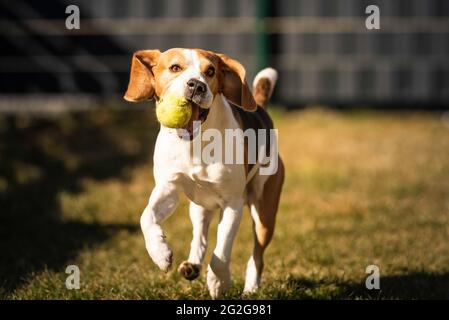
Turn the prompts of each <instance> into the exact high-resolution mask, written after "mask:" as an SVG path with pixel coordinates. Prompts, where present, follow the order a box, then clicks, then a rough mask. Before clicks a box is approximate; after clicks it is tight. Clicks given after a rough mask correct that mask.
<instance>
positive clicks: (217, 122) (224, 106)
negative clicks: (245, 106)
mask: <svg viewBox="0 0 449 320" xmlns="http://www.w3.org/2000/svg"><path fill="white" fill-rule="evenodd" d="M236 128H238V123H237V121H236V120H235V118H234V114H233V112H232V109H231V106H230V105H229V102H228V101H227V100H226V98H225V97H224V96H223V94H221V93H219V94H217V95H215V98H214V101H213V102H212V105H211V107H210V111H209V115H208V116H207V119H206V121H204V123H203V124H202V125H201V129H202V130H203V132H204V130H205V129H216V130H219V131H220V132H221V133H223V134H224V131H225V129H236Z"/></svg>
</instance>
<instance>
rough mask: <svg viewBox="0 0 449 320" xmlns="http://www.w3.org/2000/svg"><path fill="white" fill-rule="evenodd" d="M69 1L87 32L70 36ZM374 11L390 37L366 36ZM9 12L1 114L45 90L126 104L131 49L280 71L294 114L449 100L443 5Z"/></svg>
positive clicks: (305, 1)
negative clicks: (312, 107)
mask: <svg viewBox="0 0 449 320" xmlns="http://www.w3.org/2000/svg"><path fill="white" fill-rule="evenodd" d="M71 4H75V5H77V6H78V7H79V8H80V12H81V28H80V29H79V30H75V29H74V30H67V29H66V28H65V18H66V17H67V16H68V14H65V8H66V7H67V6H68V5H71ZM370 4H375V5H378V6H379V8H380V9H381V29H380V30H367V29H366V28H365V19H366V17H367V16H368V15H367V14H365V8H366V7H367V6H368V5H370ZM0 15H1V16H0V17H1V25H2V28H1V29H0V37H1V52H0V55H1V65H0V92H1V93H2V96H1V100H0V108H1V109H8V110H9V109H16V108H20V107H25V106H23V105H21V103H22V101H23V100H25V101H26V99H28V98H29V97H30V96H32V95H36V94H45V95H55V94H56V95H58V96H57V97H54V98H57V100H54V101H59V103H64V101H65V102H66V103H68V104H70V99H74V100H75V101H76V105H77V107H78V108H82V107H86V106H87V105H88V104H89V101H90V99H89V98H92V95H93V96H94V97H96V98H98V97H103V98H106V99H110V98H111V96H112V95H118V96H120V95H122V94H123V92H124V90H125V88H126V85H127V81H128V71H129V66H130V58H131V55H132V52H133V51H136V50H139V49H150V48H159V49H161V50H166V49H168V48H172V47H188V48H195V47H198V48H205V49H209V50H214V51H217V52H224V53H226V54H228V55H230V56H232V57H234V58H236V59H238V60H240V61H241V62H242V63H243V64H244V65H245V66H246V68H247V69H248V74H249V78H250V79H252V77H253V76H254V75H255V73H256V72H257V70H259V69H261V68H262V67H265V66H267V65H270V66H273V67H275V68H276V69H277V70H279V72H280V77H279V79H280V80H279V81H280V82H279V86H278V88H277V90H276V94H275V99H274V101H275V102H276V103H279V104H283V105H287V106H289V107H298V106H301V105H307V104H316V103H320V104H332V105H338V106H344V105H360V104H363V105H371V106H388V107H396V108H398V107H401V106H407V107H414V108H416V107H421V108H425V109H429V108H436V107H439V108H441V107H442V106H444V105H447V103H448V102H449V60H448V59H447V57H448V55H449V37H448V34H449V20H448V15H449V2H448V1H445V0H428V1H423V0H393V1H391V0H376V1H370V0H369V1H368V0H334V1H328V0H315V1H313V0H279V1H274V0H243V1H239V0H228V1H219V0H207V1H206V0H193V1H183V0H167V1H158V0H129V1H120V0H97V1H88V0H67V1H65V0H64V1H57V0H53V1H48V2H42V1H22V0H19V1H15V2H14V5H11V3H10V2H9V1H1V2H0ZM62 96H64V97H65V100H63V99H62ZM10 97H16V98H18V99H19V100H17V102H16V101H15V100H12V101H11V100H10ZM81 97H82V99H80V98H81ZM41 98H42V97H41ZM115 99H116V98H115V97H114V100H113V101H115ZM25 101H23V102H24V103H26V102H25ZM39 102H40V99H39V98H38V99H36V98H33V105H34V106H30V105H29V104H27V106H26V107H25V108H33V107H37V104H39ZM42 103H43V104H44V105H47V104H48V101H43V102H42ZM46 107H47V108H48V107H49V106H48V105H47V106H46Z"/></svg>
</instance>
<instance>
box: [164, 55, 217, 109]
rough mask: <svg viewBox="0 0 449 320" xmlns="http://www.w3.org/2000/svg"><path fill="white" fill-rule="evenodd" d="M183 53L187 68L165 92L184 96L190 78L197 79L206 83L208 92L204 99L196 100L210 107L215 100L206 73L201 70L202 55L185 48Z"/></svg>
mask: <svg viewBox="0 0 449 320" xmlns="http://www.w3.org/2000/svg"><path fill="white" fill-rule="evenodd" d="M182 55H183V57H184V59H185V62H186V65H187V68H186V69H185V70H184V71H182V72H181V73H180V75H179V76H178V77H176V79H174V80H173V81H172V82H171V84H170V85H169V86H168V88H167V89H166V91H165V94H177V95H183V96H184V93H185V92H186V89H187V82H188V81H189V80H190V79H196V80H199V81H201V82H204V83H205V84H206V87H207V92H206V94H205V95H204V98H203V99H201V100H198V101H194V102H195V103H196V104H198V105H199V106H201V107H202V108H204V109H208V108H210V106H211V105H212V102H213V100H214V95H213V94H212V91H211V90H210V88H209V85H208V84H207V81H206V79H205V77H204V74H203V73H202V72H201V66H200V57H199V56H198V52H196V51H195V50H191V49H184V50H182Z"/></svg>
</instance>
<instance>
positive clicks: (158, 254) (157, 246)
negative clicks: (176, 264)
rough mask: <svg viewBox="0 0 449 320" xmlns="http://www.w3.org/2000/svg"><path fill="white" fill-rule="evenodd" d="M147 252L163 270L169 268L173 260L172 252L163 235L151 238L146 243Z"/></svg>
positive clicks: (165, 270)
mask: <svg viewBox="0 0 449 320" xmlns="http://www.w3.org/2000/svg"><path fill="white" fill-rule="evenodd" d="M146 247H147V251H148V254H149V255H150V257H151V259H152V260H153V262H154V263H155V264H156V265H157V266H158V267H159V269H161V270H162V271H164V272H167V271H168V270H170V267H171V265H172V262H173V252H172V251H171V249H170V247H169V246H168V243H167V242H166V241H165V240H164V238H163V237H157V238H153V239H152V241H148V242H147V244H146Z"/></svg>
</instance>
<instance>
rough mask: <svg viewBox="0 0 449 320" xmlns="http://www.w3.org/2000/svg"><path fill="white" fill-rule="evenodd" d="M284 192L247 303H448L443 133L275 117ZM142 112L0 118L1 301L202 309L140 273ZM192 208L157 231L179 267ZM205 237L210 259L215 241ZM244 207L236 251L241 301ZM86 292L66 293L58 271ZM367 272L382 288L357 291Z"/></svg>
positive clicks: (392, 118) (201, 293)
mask: <svg viewBox="0 0 449 320" xmlns="http://www.w3.org/2000/svg"><path fill="white" fill-rule="evenodd" d="M272 113H273V115H274V118H275V122H276V124H277V126H278V128H279V140H280V151H281V154H282V157H283V159H284V161H285V165H286V181H285V186H284V192H283V195H282V199H281V205H280V210H279V214H278V220H277V229H276V231H275V236H274V239H273V241H272V244H271V245H270V247H269V249H268V251H267V254H266V260H265V272H264V279H263V287H262V290H261V291H260V292H259V293H257V294H255V295H253V296H251V297H250V298H257V299H333V298H338V299H405V298H418V299H419V298H446V299H447V298H449V127H447V126H445V125H444V124H443V123H442V122H441V121H440V118H439V115H438V114H429V113H411V112H409V113H407V112H388V113H382V112H375V111H369V110H363V111H348V112H335V111H331V110H327V109H325V108H309V109H305V110H303V111H296V112H285V111H284V112H283V111H277V110H276V112H272ZM155 135H156V121H155V119H154V114H153V111H152V110H131V111H95V112H91V113H81V114H66V115H61V116H54V117H51V118H40V119H35V118H31V117H30V116H26V115H21V116H16V117H7V116H1V117H0V252H1V254H0V298H4V299H5V298H6V299H209V296H208V293H207V288H206V284H205V280H204V278H205V276H204V272H202V274H201V276H200V278H199V279H198V280H195V281H193V282H188V281H186V280H184V279H183V278H181V276H180V275H178V274H177V272H176V271H171V272H169V273H167V274H164V273H162V272H161V271H159V270H158V269H157V268H156V267H155V265H154V264H153V263H152V262H151V260H150V258H149V257H148V255H147V252H146V250H145V247H144V242H143V236H142V234H141V232H140V228H139V225H138V223H139V218H140V213H141V212H142V210H143V208H144V207H145V204H146V202H147V199H148V196H149V194H150V191H151V189H152V186H153V178H152V168H151V158H152V148H153V143H154V138H155ZM186 204H187V201H186V199H185V198H184V199H183V201H182V205H181V206H180V207H179V208H178V209H177V211H176V212H175V214H174V215H173V216H172V217H171V218H170V219H169V220H168V221H167V222H166V223H164V230H165V231H166V234H167V236H168V240H169V242H170V244H171V245H172V248H173V250H174V259H175V261H174V265H175V268H174V269H173V270H176V267H177V265H178V264H179V263H180V262H181V261H183V260H184V259H185V258H186V257H187V255H188V250H189V246H190V240H191V225H190V222H189V219H188V214H187V206H186ZM217 222H218V218H215V220H214V223H213V226H212V228H211V233H210V235H211V237H210V246H209V250H208V255H207V257H206V261H207V260H208V259H209V258H210V255H211V251H212V250H213V246H214V243H215V231H216V225H217ZM250 226H251V220H250V217H249V214H248V213H247V212H246V213H245V215H244V218H243V221H242V224H241V227H240V230H239V233H238V236H237V240H236V241H235V246H234V249H233V256H232V259H233V261H232V276H233V286H232V289H231V290H230V292H229V294H228V296H227V298H232V299H241V291H242V288H243V281H244V270H245V263H246V261H247V259H248V257H249V255H250V252H251V247H252V234H251V232H250ZM69 264H76V265H77V266H79V268H80V270H81V289H80V290H67V289H66V288H65V278H66V276H67V275H66V274H65V272H64V271H65V268H66V266H67V265H69ZM370 264H376V265H378V266H379V267H380V271H381V284H380V285H381V290H371V291H370V290H367V289H365V286H364V281H365V277H366V276H367V275H366V274H365V268H366V266H368V265H370Z"/></svg>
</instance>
